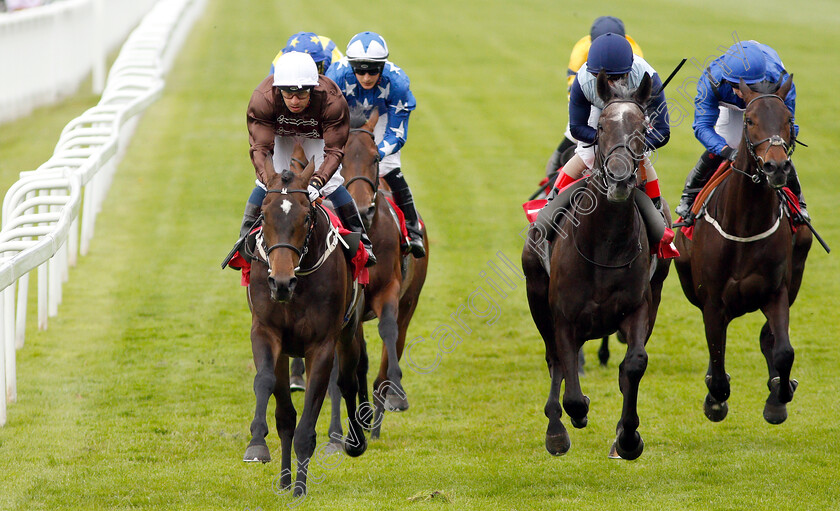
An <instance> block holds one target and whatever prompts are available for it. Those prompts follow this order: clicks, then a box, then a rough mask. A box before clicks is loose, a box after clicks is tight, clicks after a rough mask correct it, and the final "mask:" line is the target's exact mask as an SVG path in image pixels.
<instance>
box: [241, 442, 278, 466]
mask: <svg viewBox="0 0 840 511" xmlns="http://www.w3.org/2000/svg"><path fill="white" fill-rule="evenodd" d="M242 461H247V462H249V463H252V462H255V461H259V462H262V463H268V462H269V461H271V454H270V453H269V452H268V446H267V445H265V444H257V445H249V446H248V448H247V449H245V456H243V457H242Z"/></svg>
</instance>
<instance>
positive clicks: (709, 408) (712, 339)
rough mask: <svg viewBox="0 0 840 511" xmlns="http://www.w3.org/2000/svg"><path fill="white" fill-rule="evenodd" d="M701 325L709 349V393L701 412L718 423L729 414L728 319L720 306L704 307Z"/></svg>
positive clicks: (707, 375) (707, 377)
mask: <svg viewBox="0 0 840 511" xmlns="http://www.w3.org/2000/svg"><path fill="white" fill-rule="evenodd" d="M703 323H704V325H705V327H706V344H707V346H708V348H709V369H708V370H707V372H706V387H707V388H708V389H709V393H708V394H706V400H705V401H704V402H703V412H704V413H705V414H706V417H707V418H708V419H709V420H710V421H712V422H720V421H722V420H723V419H725V418H726V414H727V413H729V405H727V404H726V400H727V399H729V390H730V388H729V375H728V374H727V373H726V366H725V363H724V362H725V355H726V328H727V326H728V325H729V319H728V318H726V317H725V316H724V313H723V311H722V306H711V305H708V304H707V305H706V307H705V308H704V309H703Z"/></svg>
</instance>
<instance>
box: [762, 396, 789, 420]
mask: <svg viewBox="0 0 840 511" xmlns="http://www.w3.org/2000/svg"><path fill="white" fill-rule="evenodd" d="M787 416H788V414H787V405H786V404H785V403H782V402H781V401H779V397H778V396H777V395H776V393H775V392H771V393H770V395H769V396H767V401H766V402H765V403H764V420H766V421H767V422H769V423H770V424H781V423H783V422H784V421H785V420H787Z"/></svg>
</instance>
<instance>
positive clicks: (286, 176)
mask: <svg viewBox="0 0 840 511" xmlns="http://www.w3.org/2000/svg"><path fill="white" fill-rule="evenodd" d="M294 178H295V173H294V172H292V171H291V170H289V169H285V170H283V172H281V173H280V181H282V182H283V183H284V184H288V183H291V182H292V180H293V179H294Z"/></svg>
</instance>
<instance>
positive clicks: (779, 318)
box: [761, 289, 799, 424]
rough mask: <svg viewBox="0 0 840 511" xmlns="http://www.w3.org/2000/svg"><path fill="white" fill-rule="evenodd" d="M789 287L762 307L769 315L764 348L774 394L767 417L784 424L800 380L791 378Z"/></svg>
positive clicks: (767, 315)
mask: <svg viewBox="0 0 840 511" xmlns="http://www.w3.org/2000/svg"><path fill="white" fill-rule="evenodd" d="M788 304H789V302H788V294H787V289H782V290H781V292H780V293H779V294H778V295H777V296H775V297H773V300H772V301H771V302H770V303H769V304H767V305H765V306H764V307H762V308H761V312H763V313H764V317H765V318H767V323H766V326H767V327H768V329H769V331H770V332H769V335H767V334H766V332H765V329H764V328H762V331H761V351H762V353H763V354H764V357H765V358H766V359H767V367H768V372H769V378H768V380H767V386H768V388H769V389H770V396H769V397H768V398H767V403H766V404H765V408H764V418H765V419H766V420H767V422H770V423H771V424H780V423H782V422H784V421H785V419H786V418H787V410H786V406H785V403H788V402H790V400H791V399H793V392H794V391H795V390H796V387H797V385H798V384H799V383H798V382H797V381H796V380H793V379H791V378H790V372H791V369H792V368H793V359H794V353H793V346H791V344H790V336H789V334H788V332H789V330H788V328H789V322H790V309H789V305H788Z"/></svg>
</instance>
